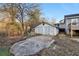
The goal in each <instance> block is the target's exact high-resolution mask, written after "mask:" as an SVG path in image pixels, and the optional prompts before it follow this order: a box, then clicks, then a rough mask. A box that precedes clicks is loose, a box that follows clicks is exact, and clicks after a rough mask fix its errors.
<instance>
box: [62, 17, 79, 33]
mask: <svg viewBox="0 0 79 59" xmlns="http://www.w3.org/2000/svg"><path fill="white" fill-rule="evenodd" d="M64 19H65V31H66V33H67V34H69V27H68V25H69V24H70V23H78V22H79V16H71V17H65V18H64Z"/></svg>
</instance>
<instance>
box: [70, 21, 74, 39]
mask: <svg viewBox="0 0 79 59" xmlns="http://www.w3.org/2000/svg"><path fill="white" fill-rule="evenodd" d="M70 25H71V26H70V27H71V32H70V35H71V38H72V37H73V30H72V20H71V24H70Z"/></svg>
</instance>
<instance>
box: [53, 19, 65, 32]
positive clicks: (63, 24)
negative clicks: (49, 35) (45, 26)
mask: <svg viewBox="0 0 79 59" xmlns="http://www.w3.org/2000/svg"><path fill="white" fill-rule="evenodd" d="M54 25H55V26H56V27H57V28H58V29H59V33H65V23H64V20H61V21H60V22H59V23H56V24H54Z"/></svg>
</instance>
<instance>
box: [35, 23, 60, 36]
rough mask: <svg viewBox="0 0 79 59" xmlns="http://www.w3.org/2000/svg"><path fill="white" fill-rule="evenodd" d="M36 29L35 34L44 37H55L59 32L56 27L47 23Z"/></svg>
mask: <svg viewBox="0 0 79 59" xmlns="http://www.w3.org/2000/svg"><path fill="white" fill-rule="evenodd" d="M34 29H35V33H37V34H43V35H52V36H55V35H57V34H58V32H59V30H58V29H57V28H56V27H55V26H53V25H51V24H49V23H46V22H42V23H40V24H39V25H37V26H36V27H35V28H34Z"/></svg>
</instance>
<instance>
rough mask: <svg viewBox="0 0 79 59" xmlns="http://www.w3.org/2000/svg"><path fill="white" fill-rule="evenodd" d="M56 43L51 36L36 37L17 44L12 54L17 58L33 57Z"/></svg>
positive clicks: (12, 49)
mask: <svg viewBox="0 0 79 59" xmlns="http://www.w3.org/2000/svg"><path fill="white" fill-rule="evenodd" d="M54 41H55V40H53V39H52V37H50V36H35V37H31V38H28V39H26V40H23V41H20V42H17V43H15V44H14V45H13V46H12V47H11V49H10V52H11V53H12V54H14V55H16V56H26V55H33V54H36V53H37V52H39V51H40V50H42V49H44V48H48V47H49V46H50V45H51V44H52V43H53V42H54Z"/></svg>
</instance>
